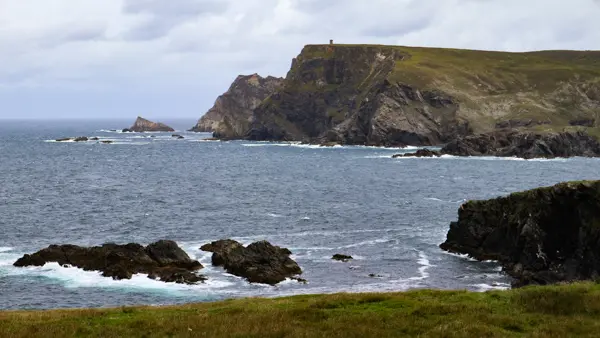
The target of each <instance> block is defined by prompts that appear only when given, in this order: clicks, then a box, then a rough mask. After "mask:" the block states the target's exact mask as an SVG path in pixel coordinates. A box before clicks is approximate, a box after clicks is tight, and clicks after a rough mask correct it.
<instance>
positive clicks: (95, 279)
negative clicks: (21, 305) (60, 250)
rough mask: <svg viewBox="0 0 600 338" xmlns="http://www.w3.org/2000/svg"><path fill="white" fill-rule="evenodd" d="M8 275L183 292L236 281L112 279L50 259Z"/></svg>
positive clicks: (77, 284) (82, 285) (71, 284)
mask: <svg viewBox="0 0 600 338" xmlns="http://www.w3.org/2000/svg"><path fill="white" fill-rule="evenodd" d="M8 275H17V276H22V275H29V276H41V277H45V278H49V279H52V280H57V281H59V282H60V283H61V284H63V285H64V287H66V288H92V287H93V288H113V289H115V288H116V289H143V290H150V291H163V292H168V293H170V294H172V293H179V294H184V293H185V292H190V291H208V290H211V291H212V290H214V289H222V288H226V287H229V286H231V285H233V283H231V282H229V281H224V280H217V279H214V278H209V279H208V280H207V281H206V282H205V283H199V284H195V285H184V284H176V283H165V282H161V281H158V280H153V279H150V278H148V276H147V275H145V274H135V275H133V276H132V278H131V279H124V280H113V279H112V278H108V277H103V276H102V274H101V272H98V271H84V270H83V269H78V268H73V267H70V268H65V267H62V266H60V265H59V264H58V263H47V264H45V265H44V266H42V267H25V268H12V269H10V270H9V271H8Z"/></svg>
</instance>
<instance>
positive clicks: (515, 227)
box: [440, 181, 600, 286]
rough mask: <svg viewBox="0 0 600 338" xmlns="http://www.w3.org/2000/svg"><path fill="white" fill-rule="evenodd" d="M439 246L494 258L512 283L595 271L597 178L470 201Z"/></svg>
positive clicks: (599, 215)
mask: <svg viewBox="0 0 600 338" xmlns="http://www.w3.org/2000/svg"><path fill="white" fill-rule="evenodd" d="M440 247H441V248H442V249H444V250H446V251H450V252H454V253H459V254H468V255H469V256H471V257H473V258H475V259H478V260H496V261H499V262H500V263H501V264H502V266H503V269H504V271H505V272H506V273H508V274H509V275H510V276H512V277H514V278H515V282H514V284H513V285H514V286H523V285H527V284H550V283H557V282H565V281H577V280H595V279H598V278H599V277H600V181H580V182H567V183H561V184H558V185H555V186H553V187H545V188H538V189H533V190H530V191H525V192H520V193H514V194H511V195H509V196H507V197H500V198H496V199H491V200H487V201H470V202H467V203H465V204H463V205H462V206H461V207H460V210H459V212H458V221H457V222H453V223H452V224H451V225H450V230H449V231H448V235H447V240H446V241H445V242H444V243H443V244H441V246H440Z"/></svg>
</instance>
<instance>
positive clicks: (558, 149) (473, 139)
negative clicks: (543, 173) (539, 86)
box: [441, 131, 600, 159]
mask: <svg viewBox="0 0 600 338" xmlns="http://www.w3.org/2000/svg"><path fill="white" fill-rule="evenodd" d="M441 152H442V153H443V154H449V155H456V156H500V157H521V158H526V159H530V158H554V157H572V156H584V157H597V156H600V143H599V142H598V140H596V139H595V138H594V137H592V136H590V135H588V134H586V133H585V132H582V131H578V132H562V133H545V134H540V133H529V132H519V131H508V132H493V133H488V134H479V135H471V136H466V137H459V138H457V139H455V140H453V141H452V142H450V143H448V144H447V145H446V146H444V148H442V151H441Z"/></svg>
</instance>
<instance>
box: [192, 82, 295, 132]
mask: <svg viewBox="0 0 600 338" xmlns="http://www.w3.org/2000/svg"><path fill="white" fill-rule="evenodd" d="M282 84H283V79H282V78H277V77H272V76H267V77H262V76H260V75H258V74H252V75H240V76H238V77H237V78H236V79H235V80H234V81H233V83H232V84H231V86H230V87H229V89H228V90H227V92H225V93H224V94H223V95H221V96H219V97H218V98H217V100H216V101H215V104H214V106H213V107H212V108H211V109H210V110H209V111H208V112H207V113H206V114H205V115H204V116H202V118H200V120H199V121H198V123H197V124H196V125H195V126H194V127H193V128H192V129H191V131H195V132H210V133H213V135H214V136H215V137H219V138H242V137H244V136H245V133H246V132H247V130H248V128H249V125H250V121H251V118H252V113H253V111H254V109H256V107H258V106H259V105H260V104H261V103H262V102H263V101H264V100H265V99H266V98H268V97H269V96H270V95H271V94H273V93H274V92H275V91H276V90H277V89H279V88H280V87H281V86H282Z"/></svg>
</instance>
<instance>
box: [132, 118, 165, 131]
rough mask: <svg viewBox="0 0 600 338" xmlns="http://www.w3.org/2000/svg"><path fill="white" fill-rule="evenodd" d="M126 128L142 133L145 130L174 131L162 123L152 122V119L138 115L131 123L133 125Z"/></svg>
mask: <svg viewBox="0 0 600 338" xmlns="http://www.w3.org/2000/svg"><path fill="white" fill-rule="evenodd" d="M126 130H127V129H126ZM128 130H129V131H133V132H136V133H142V132H146V131H165V132H172V131H175V129H173V128H171V127H169V126H167V125H166V124H164V123H160V122H152V121H149V120H146V119H144V118H142V117H140V116H138V118H137V119H136V120H135V123H134V124H133V126H131V127H130V128H129V129H128Z"/></svg>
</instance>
